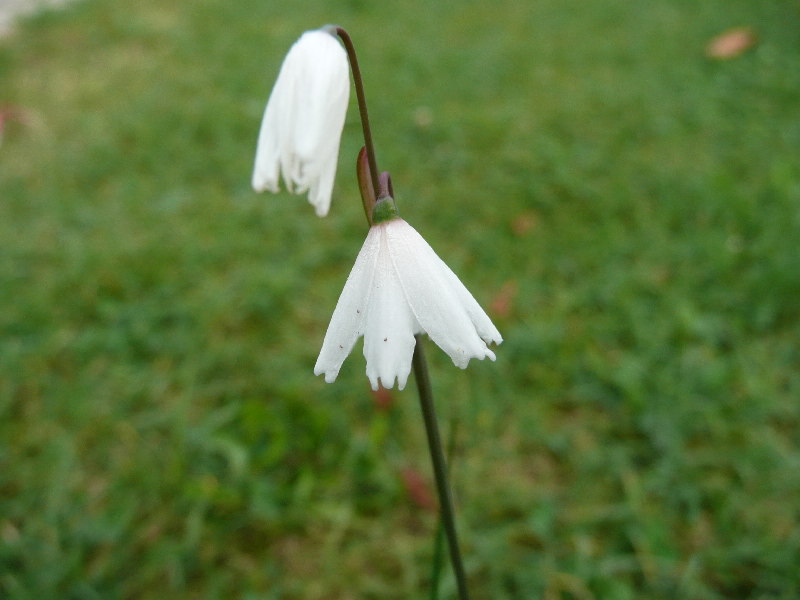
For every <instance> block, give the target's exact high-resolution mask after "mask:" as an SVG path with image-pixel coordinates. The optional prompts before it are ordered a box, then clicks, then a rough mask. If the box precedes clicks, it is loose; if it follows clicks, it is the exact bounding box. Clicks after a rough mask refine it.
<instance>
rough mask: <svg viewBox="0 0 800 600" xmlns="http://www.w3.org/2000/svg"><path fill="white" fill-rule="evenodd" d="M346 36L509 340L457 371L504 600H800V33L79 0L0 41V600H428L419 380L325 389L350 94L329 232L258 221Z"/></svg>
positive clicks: (471, 11)
mask: <svg viewBox="0 0 800 600" xmlns="http://www.w3.org/2000/svg"><path fill="white" fill-rule="evenodd" d="M329 22H335V23H338V24H341V25H343V26H345V27H346V28H347V29H348V30H349V31H350V32H351V34H352V36H353V38H354V40H355V43H356V46H357V48H358V50H359V54H360V59H361V62H362V69H363V71H364V75H365V80H366V86H367V95H368V100H369V103H370V110H371V116H372V118H373V121H374V122H373V127H374V130H375V135H376V142H377V147H378V160H379V164H380V165H381V166H382V167H383V168H385V169H389V170H391V172H392V174H393V179H394V182H395V189H396V191H397V196H398V198H397V199H398V203H399V206H400V209H401V212H402V214H403V216H404V217H405V218H406V219H407V220H408V221H410V222H411V223H412V224H413V225H414V226H415V227H416V228H417V229H418V230H419V231H420V232H421V233H422V234H423V235H424V236H425V237H426V238H427V240H428V241H429V242H430V243H431V245H432V246H433V247H434V248H435V249H436V250H437V252H438V253H439V254H440V256H442V258H443V259H444V260H445V261H446V262H448V264H449V265H450V266H451V267H452V268H453V269H454V270H455V271H456V273H458V274H459V276H460V277H461V279H462V280H463V281H464V283H465V284H466V285H467V287H468V288H469V289H471V290H472V292H473V293H474V294H475V296H476V297H477V299H478V300H479V302H480V303H481V304H482V305H483V306H484V307H486V308H487V310H488V312H489V313H490V314H491V316H492V317H493V319H494V321H495V323H496V324H497V326H498V327H499V328H500V330H501V331H502V333H503V334H504V336H505V342H504V343H503V345H502V346H500V347H499V349H498V351H497V354H498V360H497V362H496V363H494V364H492V363H488V361H484V362H473V363H472V364H471V365H470V367H469V369H468V370H467V371H460V370H458V369H456V368H455V367H453V366H452V364H451V363H450V361H449V359H448V358H447V357H446V356H445V355H444V354H443V353H442V352H440V351H439V350H438V349H436V348H434V347H431V348H430V352H429V357H430V358H431V359H432V375H433V381H434V387H435V392H436V393H437V397H438V404H439V412H440V416H441V417H442V421H443V427H444V429H445V430H446V431H449V429H450V425H451V424H452V423H454V422H456V421H457V422H458V423H459V425H458V442H459V443H458V450H457V457H456V462H455V465H454V468H453V479H454V484H455V487H456V494H457V497H458V501H459V511H460V514H459V518H460V528H461V531H462V538H463V543H464V545H465V554H466V557H467V570H468V572H469V578H470V582H471V585H472V587H473V593H474V596H475V598H493V599H495V600H499V599H520V600H529V599H532V598H545V599H546V600H554V599H560V598H564V599H577V600H588V599H606V598H608V599H612V600H613V599H622V600H624V599H633V598H637V599H638V598H660V599H674V598H682V599H684V598H685V599H709V600H710V599H723V598H757V599H789V598H798V597H800V569H798V564H800V429H799V426H800V408H798V398H800V351H798V337H799V336H800V323H798V298H800V270H798V259H799V258H800V256H799V255H798V239H800V161H798V157H799V156H800V118H799V117H800V110H798V109H800V6H799V5H798V3H797V2H788V1H785V0H760V1H759V2H752V1H749V0H725V1H723V0H709V1H707V2H703V3H697V2H694V1H690V0H654V1H652V2H646V3H631V2H626V1H624V0H603V1H598V2H591V3H586V2H579V1H577V0H538V1H537V2H526V1H521V0H520V1H516V2H504V3H497V4H495V3H485V2H477V1H470V0H461V1H455V0H442V1H439V2H433V3H429V2H423V1H422V0H411V1H409V2H404V3H395V4H389V3H377V2H368V1H366V0H348V1H341V2H331V1H326V0H310V1H307V2H296V3H279V2H256V1H254V0H239V1H237V2H227V1H225V0H197V1H195V2H181V1H178V0H170V1H165V0H141V1H139V2H137V3H125V4H122V3H117V2H111V1H108V0H85V1H82V2H78V3H76V4H73V5H71V6H69V7H68V8H67V9H65V10H63V11H58V12H47V13H44V14H41V15H39V16H37V17H34V18H31V19H28V20H27V21H26V22H25V23H23V24H22V25H21V26H20V27H19V28H18V30H17V32H16V33H15V34H14V35H12V36H10V37H7V38H6V39H3V40H0V106H5V107H6V111H7V112H8V109H9V107H11V108H13V111H14V113H15V114H16V115H17V116H16V117H15V118H12V119H8V120H7V122H6V124H5V131H4V137H3V142H2V146H0V335H1V337H0V597H2V598H7V599H9V600H12V599H13V600H23V599H26V600H28V599H31V600H32V599H37V600H40V599H42V598H61V599H76V600H77V599H95V598H98V599H99V598H102V599H107V598H170V599H190V598H204V599H206V598H208V599H212V598H245V599H256V598H258V599H287V600H317V599H318V600H323V599H331V600H332V599H338V600H344V599H355V598H374V599H378V598H381V599H392V598H397V599H399V598H424V597H426V595H427V589H428V577H429V569H430V560H431V552H432V538H433V532H434V529H435V524H436V520H435V515H434V514H432V513H431V512H430V510H429V509H426V508H425V502H424V501H423V500H424V498H423V499H421V498H420V495H421V494H422V492H424V491H425V490H424V485H423V486H422V488H423V489H420V484H419V482H416V480H415V477H414V475H415V474H420V473H421V474H422V477H423V478H424V480H428V478H429V470H428V457H427V454H426V449H425V441H424V437H423V432H422V427H421V422H420V419H419V412H418V407H417V398H416V395H415V392H414V390H413V385H411V386H409V389H408V390H406V391H404V392H399V393H398V392H395V393H393V394H392V396H391V403H390V405H389V406H388V407H387V406H386V405H385V403H384V404H381V403H377V402H376V399H375V398H374V397H373V396H372V394H371V393H370V391H369V389H368V382H367V380H366V377H365V375H364V361H363V358H362V356H361V351H360V348H361V346H360V343H359V345H358V346H357V348H356V350H355V351H354V353H353V355H352V356H351V357H350V358H349V359H348V360H347V361H346V363H345V365H344V367H343V369H342V372H341V374H340V376H339V379H338V381H337V382H336V383H335V384H334V385H326V384H325V383H324V382H323V380H322V378H315V377H314V376H313V374H312V367H313V364H314V360H315V358H316V354H317V352H318V351H319V347H320V344H321V341H322V337H323V335H324V332H325V328H326V326H327V323H328V319H329V317H330V315H331V313H332V311H333V307H334V305H335V302H336V299H337V297H338V295H339V292H340V291H341V288H342V285H343V284H344V280H345V278H346V275H347V273H348V272H349V269H350V267H351V266H352V261H353V259H354V257H355V255H356V253H357V251H358V248H359V247H360V245H361V243H362V241H363V237H364V234H365V232H364V223H363V216H362V213H361V208H360V202H359V200H358V192H357V188H356V185H355V178H354V172H353V171H354V170H353V167H352V165H353V163H354V160H355V155H356V152H357V150H358V148H359V147H360V145H361V141H360V139H359V134H360V129H359V125H358V121H357V114H356V111H355V106H354V100H353V105H352V106H351V109H350V113H349V118H348V123H347V125H346V128H345V133H344V136H343V146H342V152H341V160H340V170H339V176H338V178H337V183H336V189H335V195H334V202H333V207H332V213H331V216H330V217H328V218H327V219H325V220H320V219H317V218H315V217H314V216H313V211H312V209H311V207H310V206H309V205H308V204H307V203H306V201H305V199H304V198H301V197H297V198H295V197H290V196H289V195H287V194H281V195H279V196H269V195H265V196H259V195H256V194H254V193H253V192H252V191H251V190H250V188H249V177H250V169H251V164H252V159H253V153H254V146H255V139H256V134H257V129H258V126H259V122H260V118H261V113H262V111H263V107H264V103H265V101H266V99H267V96H268V94H269V90H270V88H271V86H272V83H273V81H274V78H275V77H276V75H277V72H278V69H279V66H280V63H281V61H282V59H283V56H284V54H285V52H286V50H287V49H288V48H289V46H290V45H291V44H292V43H293V41H294V40H295V39H296V38H297V37H298V36H299V35H300V33H301V32H302V31H303V30H305V29H309V28H313V27H317V26H320V25H322V24H324V23H329ZM742 25H745V26H750V27H752V28H753V30H754V31H755V33H756V35H757V36H758V43H757V45H756V46H755V47H754V48H752V49H751V50H750V51H748V52H746V53H745V54H743V55H742V56H740V57H738V58H735V59H732V60H728V61H714V60H711V59H709V58H707V57H706V56H705V55H704V49H705V46H706V44H707V42H708V41H709V39H710V38H712V37H713V36H715V35H717V34H718V33H720V32H721V31H723V30H725V29H727V28H729V27H733V26H742ZM444 596H445V597H447V598H452V597H453V583H452V580H451V579H450V578H449V577H448V579H446V580H445V581H444Z"/></svg>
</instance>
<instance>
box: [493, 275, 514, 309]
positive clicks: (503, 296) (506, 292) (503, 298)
mask: <svg viewBox="0 0 800 600" xmlns="http://www.w3.org/2000/svg"><path fill="white" fill-rule="evenodd" d="M517 291H518V287H517V282H516V281H514V280H510V281H506V282H505V283H504V284H503V286H502V287H501V288H500V291H498V292H497V295H495V297H494V299H493V300H492V301H491V303H490V304H489V306H490V308H491V310H492V314H494V315H497V316H498V317H502V318H505V317H507V316H508V315H509V314H510V313H511V308H512V307H513V304H514V298H516V296H517Z"/></svg>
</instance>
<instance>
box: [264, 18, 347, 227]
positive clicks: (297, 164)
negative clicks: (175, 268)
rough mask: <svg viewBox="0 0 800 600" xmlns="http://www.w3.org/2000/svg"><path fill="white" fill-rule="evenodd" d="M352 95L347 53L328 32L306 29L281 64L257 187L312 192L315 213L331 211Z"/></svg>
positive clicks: (266, 124)
mask: <svg viewBox="0 0 800 600" xmlns="http://www.w3.org/2000/svg"><path fill="white" fill-rule="evenodd" d="M349 98H350V78H349V75H348V62H347V54H346V52H345V51H344V48H342V46H341V45H340V44H339V43H338V42H337V41H336V39H335V38H334V37H333V35H331V34H330V33H328V32H327V31H324V30H321V29H317V30H314V31H307V32H305V33H304V34H303V35H302V36H301V37H300V39H299V40H297V41H296V42H295V43H294V45H293V46H292V48H291V49H290V50H289V53H288V54H287V55H286V58H285V59H284V61H283V65H282V66H281V70H280V73H279V74H278V79H277V81H276V82H275V86H274V87H273V88H272V93H271V94H270V97H269V101H268V102H267V107H266V110H265V111H264V118H263V120H262V121H261V131H260V132H259V134H258V146H257V149H256V159H255V168H254V169H253V182H252V183H253V188H254V189H255V190H256V191H257V192H261V191H264V190H269V191H270V192H277V191H278V190H279V186H278V182H279V179H280V175H281V174H283V180H284V182H285V184H286V187H287V189H288V190H289V191H290V192H293V193H296V194H303V193H305V192H308V201H309V202H310V203H311V204H312V205H313V206H314V209H315V210H316V213H317V214H318V215H319V216H321V217H323V216H325V215H326V214H328V209H329V208H330V204H331V192H332V191H333V180H334V176H335V175H336V163H337V160H338V157H339V141H340V139H341V136H342V128H343V127H344V119H345V114H346V112H347V103H348V101H349Z"/></svg>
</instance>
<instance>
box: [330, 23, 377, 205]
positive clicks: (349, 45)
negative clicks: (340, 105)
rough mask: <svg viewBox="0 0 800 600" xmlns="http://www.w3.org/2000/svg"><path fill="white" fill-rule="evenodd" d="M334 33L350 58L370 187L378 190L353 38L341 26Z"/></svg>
mask: <svg viewBox="0 0 800 600" xmlns="http://www.w3.org/2000/svg"><path fill="white" fill-rule="evenodd" d="M336 34H337V35H338V36H339V37H340V38H341V39H342V43H344V49H345V51H346V52H347V58H348V59H349V60H350V69H351V70H352V71H353V85H354V86H355V88H356V98H357V99H358V113H359V115H360V117H361V128H362V129H363V131H364V147H365V148H366V149H367V161H368V163H369V171H370V177H371V178H372V189H373V190H376V191H377V190H378V189H379V187H378V163H377V161H376V160H375V145H374V144H373V143H372V131H371V130H370V127H369V115H368V114H367V99H366V96H365V95H364V80H363V79H362V77H361V69H360V68H359V67H358V57H357V56H356V49H355V48H354V47H353V40H351V39H350V34H349V33H347V31H345V30H344V29H343V28H342V27H338V26H337V27H336Z"/></svg>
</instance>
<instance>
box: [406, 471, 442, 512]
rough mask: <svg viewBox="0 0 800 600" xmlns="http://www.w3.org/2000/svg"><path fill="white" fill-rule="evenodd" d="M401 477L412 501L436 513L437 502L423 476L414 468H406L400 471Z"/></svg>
mask: <svg viewBox="0 0 800 600" xmlns="http://www.w3.org/2000/svg"><path fill="white" fill-rule="evenodd" d="M400 477H401V478H402V480H403V485H405V488H406V492H408V497H409V498H411V501H412V502H413V503H414V504H416V505H417V506H419V507H420V508H422V509H425V510H429V511H431V512H436V507H437V504H436V500H434V498H433V493H432V492H431V488H430V486H429V485H428V482H427V481H425V478H424V477H423V476H422V474H421V473H420V472H419V471H417V470H416V469H414V468H413V467H406V468H405V469H403V470H402V471H400Z"/></svg>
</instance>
